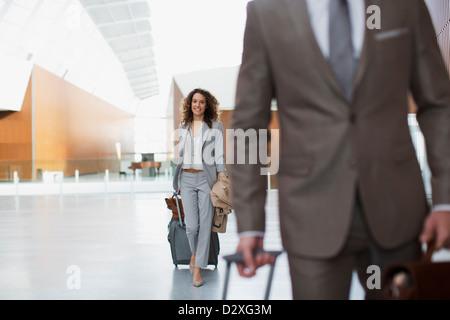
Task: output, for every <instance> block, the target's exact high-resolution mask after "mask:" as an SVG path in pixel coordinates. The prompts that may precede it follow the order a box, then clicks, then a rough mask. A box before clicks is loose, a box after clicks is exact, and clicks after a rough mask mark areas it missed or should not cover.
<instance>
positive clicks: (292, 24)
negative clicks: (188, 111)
mask: <svg viewBox="0 0 450 320" xmlns="http://www.w3.org/2000/svg"><path fill="white" fill-rule="evenodd" d="M372 4H373V5H377V6H379V7H380V9H381V19H382V22H381V26H382V27H381V29H380V30H377V29H374V30H369V29H368V28H366V31H365V32H366V33H365V43H364V46H363V49H362V54H361V59H360V65H359V70H358V72H357V78H356V83H355V90H354V95H353V99H352V100H351V101H350V102H349V101H347V99H346V98H345V96H344V93H343V91H342V89H341V88H340V86H339V84H338V82H337V80H336V77H335V76H334V73H333V71H332V68H331V66H330V65H329V63H328V61H327V60H326V58H325V57H324V56H323V54H322V51H321V50H320V47H319V45H318V44H317V41H316V39H315V36H314V33H313V30H312V27H311V24H310V21H309V15H308V12H307V7H306V3H305V0H277V1H273V0H257V1H253V2H250V3H249V5H248V18H247V25H246V31H245V38H244V53H243V60H242V65H241V69H240V73H239V78H238V86H237V93H236V108H235V110H234V113H233V118H232V128H233V129H243V130H247V129H250V128H253V129H256V130H258V129H266V128H267V127H268V124H269V121H270V115H271V108H270V106H271V100H272V99H273V98H276V99H277V105H278V116H279V123H280V137H281V140H280V170H279V175H278V177H279V178H278V185H279V203H280V205H279V209H280V227H281V235H282V239H283V245H284V247H285V249H286V250H287V251H288V252H290V253H293V254H298V255H305V256H310V257H331V256H334V255H336V254H338V252H339V250H340V249H341V248H342V247H343V245H344V242H345V239H346V237H347V234H348V230H349V227H350V222H351V216H352V213H353V207H354V204H355V194H356V190H357V189H358V190H359V193H360V195H361V199H362V204H363V206H364V212H365V215H366V220H367V222H368V225H369V227H370V232H371V234H372V235H373V238H374V240H375V241H376V243H378V245H379V246H381V247H383V248H388V249H389V248H396V247H398V246H401V245H403V244H405V243H407V242H409V241H412V240H413V239H417V237H418V235H419V233H420V231H421V228H422V225H423V221H424V218H425V216H426V214H427V212H428V204H427V200H426V196H425V191H424V185H423V181H422V175H421V170H420V167H419V164H418V161H417V159H416V156H415V150H414V146H413V144H412V140H411V136H410V132H409V128H408V123H407V113H408V99H407V94H408V92H411V93H412V94H413V96H414V98H415V101H416V103H417V105H418V108H419V111H418V114H417V116H418V121H419V124H420V127H421V129H422V132H423V134H424V137H425V141H426V146H427V156H428V161H429V165H430V168H431V171H432V174H433V178H432V188H433V201H434V203H436V204H438V203H450V81H449V76H448V73H447V71H446V68H445V65H444V62H443V59H442V55H441V52H440V50H439V47H438V44H437V41H436V35H435V30H434V28H433V24H432V21H431V18H430V16H429V13H428V10H427V7H426V5H425V3H424V1H423V0H395V1H392V0H366V5H367V6H369V5H372ZM247 147H248V146H247ZM260 167H261V165H259V164H256V165H251V164H234V165H232V166H230V171H231V180H232V182H233V205H234V209H235V213H236V217H237V223H238V231H239V232H243V231H250V230H251V231H264V229H265V217H264V209H265V208H264V206H265V199H266V190H265V180H266V177H264V176H261V175H260Z"/></svg>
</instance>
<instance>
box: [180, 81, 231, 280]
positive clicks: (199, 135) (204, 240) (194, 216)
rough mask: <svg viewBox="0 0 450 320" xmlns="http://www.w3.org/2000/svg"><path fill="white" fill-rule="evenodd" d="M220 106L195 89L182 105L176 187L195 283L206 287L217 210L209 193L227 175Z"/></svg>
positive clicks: (209, 95)
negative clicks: (204, 274)
mask: <svg viewBox="0 0 450 320" xmlns="http://www.w3.org/2000/svg"><path fill="white" fill-rule="evenodd" d="M218 106H219V103H218V102H217V99H216V98H215V97H214V96H213V95H212V94H211V93H210V92H208V91H207V90H203V89H195V90H193V91H192V92H190V93H189V95H188V96H187V97H186V99H185V100H184V103H183V110H182V112H183V115H182V116H183V120H182V122H181V124H180V127H179V130H180V137H179V139H180V144H179V158H178V159H179V161H178V165H177V168H176V170H175V175H174V179H173V187H174V189H175V190H177V191H178V192H179V193H181V196H182V199H183V207H184V213H185V220H186V221H185V223H186V235H187V237H188V241H189V246H190V248H191V252H192V257H191V262H190V265H189V268H190V270H191V273H192V274H193V281H192V284H193V285H194V286H195V287H200V286H201V285H203V280H202V277H201V273H200V270H201V269H202V268H206V267H207V265H208V257H209V246H210V238H211V223H212V219H213V215H214V207H213V205H212V202H211V197H210V192H211V188H212V186H213V185H214V183H215V182H216V181H217V178H218V176H219V175H225V174H226V169H225V156H224V147H223V127H222V122H220V121H219V111H218Z"/></svg>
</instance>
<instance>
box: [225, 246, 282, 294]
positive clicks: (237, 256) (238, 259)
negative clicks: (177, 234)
mask: <svg viewBox="0 0 450 320" xmlns="http://www.w3.org/2000/svg"><path fill="white" fill-rule="evenodd" d="M264 253H269V254H270V255H271V256H272V257H274V258H275V262H274V263H273V264H272V265H271V266H270V273H269V278H268V280H267V286H266V294H265V296H264V300H269V295H270V289H271V287H272V279H273V273H274V270H275V263H276V259H277V258H278V256H279V255H280V254H282V253H283V251H264V250H257V251H255V252H254V255H255V256H256V255H258V254H264ZM223 258H224V259H225V261H226V262H227V271H226V274H225V284H224V288H223V294H222V300H226V298H227V293H228V282H229V280H230V270H231V265H232V264H233V262H234V263H243V262H244V257H243V255H242V253H240V252H236V253H234V254H231V255H227V256H224V257H223Z"/></svg>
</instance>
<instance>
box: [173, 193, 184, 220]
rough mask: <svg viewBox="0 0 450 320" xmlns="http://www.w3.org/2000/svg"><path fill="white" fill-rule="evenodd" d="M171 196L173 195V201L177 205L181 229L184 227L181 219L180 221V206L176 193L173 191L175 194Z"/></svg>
mask: <svg viewBox="0 0 450 320" xmlns="http://www.w3.org/2000/svg"><path fill="white" fill-rule="evenodd" d="M173 195H174V197H175V201H176V203H177V211H178V220H180V225H181V226H182V227H184V223H183V219H181V212H180V205H179V203H178V192H176V191H175V192H174V193H173Z"/></svg>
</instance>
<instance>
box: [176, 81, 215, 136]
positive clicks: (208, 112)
mask: <svg viewBox="0 0 450 320" xmlns="http://www.w3.org/2000/svg"><path fill="white" fill-rule="evenodd" d="M196 93H200V94H201V95H203V96H204V97H205V99H206V109H205V115H204V119H203V121H204V122H205V123H206V124H207V125H208V127H210V128H212V123H213V121H218V120H219V118H220V112H219V102H218V101H217V99H216V98H215V97H214V96H213V95H212V94H211V93H210V92H209V91H207V90H204V89H194V90H192V91H191V92H190V93H189V94H188V96H187V97H186V98H185V99H184V101H183V105H182V107H181V112H182V114H183V120H182V121H181V123H182V124H183V125H187V124H188V123H191V122H192V121H193V120H194V114H193V113H192V108H191V106H192V98H193V97H194V94H196Z"/></svg>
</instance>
